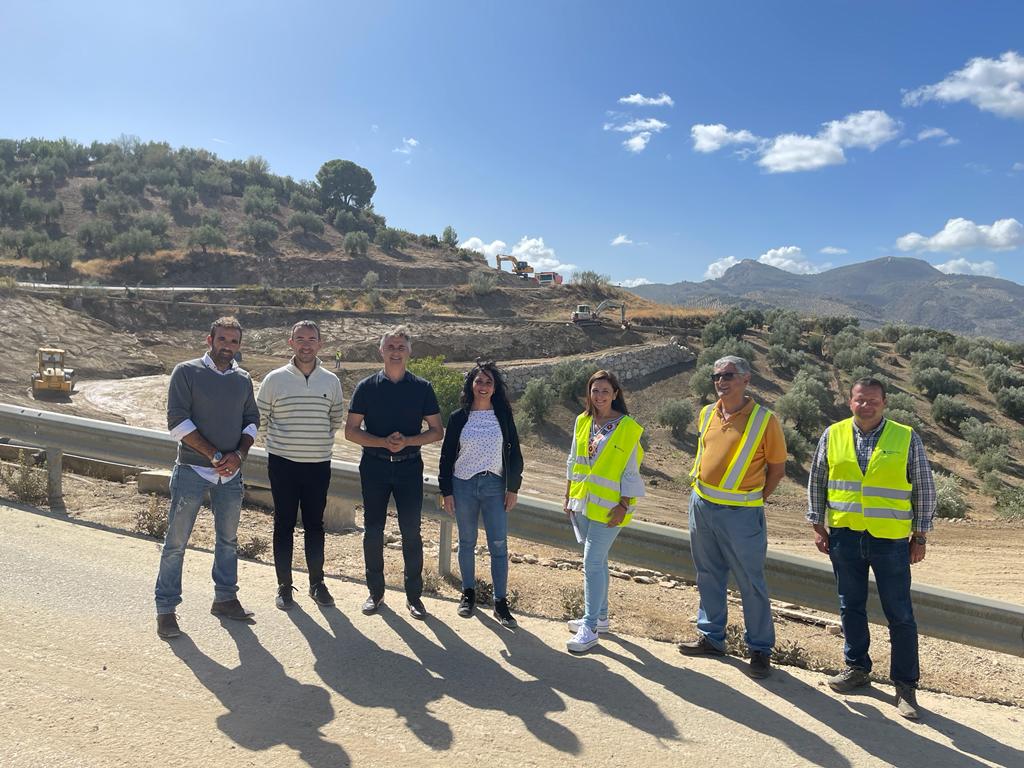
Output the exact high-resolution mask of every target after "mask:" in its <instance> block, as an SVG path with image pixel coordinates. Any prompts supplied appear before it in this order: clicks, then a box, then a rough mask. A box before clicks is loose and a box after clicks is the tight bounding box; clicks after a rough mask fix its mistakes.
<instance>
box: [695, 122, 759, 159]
mask: <svg viewBox="0 0 1024 768" xmlns="http://www.w3.org/2000/svg"><path fill="white" fill-rule="evenodd" d="M690 136H692V137H693V148H694V150H696V151H697V152H717V151H718V150H719V149H721V148H722V147H724V146H725V145H726V144H756V143H758V142H759V141H760V139H759V138H757V136H755V135H754V134H752V133H751V132H750V131H730V130H729V129H728V128H727V127H726V126H724V125H722V124H721V123H715V124H714V125H694V126H692V127H691V128H690Z"/></svg>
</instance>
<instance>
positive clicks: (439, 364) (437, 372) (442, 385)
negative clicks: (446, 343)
mask: <svg viewBox="0 0 1024 768" xmlns="http://www.w3.org/2000/svg"><path fill="white" fill-rule="evenodd" d="M409 370H410V371H412V372H413V373H414V374H416V375H417V376H420V377H421V378H424V379H426V380H427V381H429V382H430V383H431V384H432V385H433V386H434V394H436V395H437V404H438V406H439V408H440V410H441V423H442V424H447V423H448V417H449V416H450V415H451V413H452V411H454V410H455V409H456V408H458V407H459V395H460V393H461V392H462V374H460V373H459V372H458V371H453V370H452V369H451V368H446V367H445V365H444V355H437V356H435V357H417V358H414V359H412V360H410V361H409Z"/></svg>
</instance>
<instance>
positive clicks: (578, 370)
mask: <svg viewBox="0 0 1024 768" xmlns="http://www.w3.org/2000/svg"><path fill="white" fill-rule="evenodd" d="M593 372H594V369H593V368H592V367H591V365H589V364H587V363H584V362H581V361H579V360H563V361H562V362H560V363H557V364H556V365H555V366H554V367H553V368H552V369H551V373H550V374H548V382H549V383H550V384H551V388H552V390H554V393H555V396H556V397H557V398H558V399H559V400H561V401H562V402H564V403H565V404H566V405H571V406H575V405H577V404H578V403H579V402H580V400H581V399H582V398H583V397H584V396H585V395H586V393H587V380H588V379H589V378H590V375H591V374H592V373H593Z"/></svg>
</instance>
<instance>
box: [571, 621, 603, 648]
mask: <svg viewBox="0 0 1024 768" xmlns="http://www.w3.org/2000/svg"><path fill="white" fill-rule="evenodd" d="M595 645H597V632H595V631H594V630H592V629H591V628H590V627H588V626H587V625H586V624H584V625H583V626H582V627H580V628H579V631H578V632H577V633H576V637H574V638H573V639H572V640H570V641H569V642H567V643H566V644H565V647H566V648H568V649H569V650H570V651H572V652H573V653H586V652H587V651H589V650H590V649H591V648H593V647H594V646H595Z"/></svg>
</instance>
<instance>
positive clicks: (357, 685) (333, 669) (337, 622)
mask: <svg viewBox="0 0 1024 768" xmlns="http://www.w3.org/2000/svg"><path fill="white" fill-rule="evenodd" d="M321 614H322V615H323V616H324V618H326V620H327V624H328V626H329V627H330V631H328V630H327V629H325V628H324V627H323V626H322V625H321V624H320V623H319V622H317V621H316V620H315V619H314V618H313V617H312V616H310V615H309V614H308V613H306V612H305V611H304V610H302V608H301V606H298V605H296V606H294V607H293V608H292V609H291V610H290V611H288V617H289V618H290V619H291V620H292V622H293V623H294V624H295V626H296V627H297V628H298V630H299V632H301V633H302V636H303V637H305V638H306V642H307V643H308V644H309V648H310V651H312V653H313V657H314V662H313V669H314V671H315V672H316V673H317V675H319V677H320V679H321V680H323V682H324V683H325V684H326V685H327V686H329V687H330V688H331V689H332V690H334V691H335V692H337V693H338V695H340V696H343V697H344V698H346V699H348V700H349V701H350V702H352V703H353V704H355V705H357V706H360V707H367V708H372V707H383V708H387V709H391V710H393V711H394V712H395V714H396V715H398V716H399V717H400V718H402V720H404V721H405V723H406V725H407V726H408V728H409V731H410V732H411V733H413V734H414V735H415V736H416V738H418V739H419V740H420V741H421V742H423V744H425V745H426V746H428V747H430V748H431V749H433V750H446V749H448V748H450V747H451V744H452V730H451V726H449V725H448V723H446V722H444V721H443V720H441V719H439V718H437V717H435V716H434V715H433V714H431V712H430V711H429V710H428V707H427V705H429V704H430V702H432V701H436V700H438V699H440V698H441V697H442V696H444V695H445V693H446V691H445V687H444V684H443V682H442V681H440V680H438V679H436V678H435V677H434V676H433V675H431V674H430V672H428V671H427V670H426V669H425V668H424V667H423V665H422V664H420V663H418V662H417V661H416V660H415V659H410V658H409V657H408V656H403V655H401V654H399V653H395V652H394V651H390V650H388V649H386V648H381V647H380V646H378V645H377V644H376V643H375V642H373V641H372V640H370V639H369V638H367V637H366V636H365V635H363V634H362V633H361V632H359V631H358V630H357V629H356V628H355V627H354V626H353V625H352V622H351V621H349V620H348V618H347V617H346V616H345V615H344V614H343V613H342V612H341V611H339V610H338V609H337V608H328V609H324V610H322V611H321ZM380 615H381V616H385V617H386V616H393V615H394V614H393V612H392V611H391V609H390V608H389V607H388V606H387V605H382V606H381V608H380ZM366 717H368V718H372V717H376V715H375V714H374V713H372V712H368V713H367V714H366Z"/></svg>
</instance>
